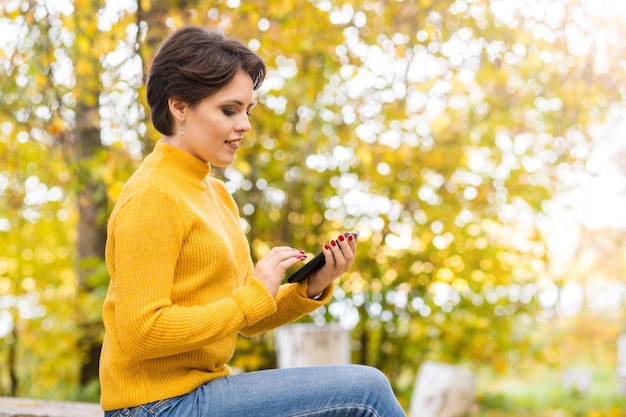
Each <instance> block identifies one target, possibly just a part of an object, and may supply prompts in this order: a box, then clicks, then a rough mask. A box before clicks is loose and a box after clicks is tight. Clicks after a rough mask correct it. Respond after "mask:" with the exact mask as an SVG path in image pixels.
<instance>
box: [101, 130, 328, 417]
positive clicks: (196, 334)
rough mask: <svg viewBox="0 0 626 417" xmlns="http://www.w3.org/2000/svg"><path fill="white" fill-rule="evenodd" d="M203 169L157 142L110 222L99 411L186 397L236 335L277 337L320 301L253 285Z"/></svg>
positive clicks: (216, 184) (222, 368) (234, 221)
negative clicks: (278, 330)
mask: <svg viewBox="0 0 626 417" xmlns="http://www.w3.org/2000/svg"><path fill="white" fill-rule="evenodd" d="M209 171H210V166H209V165H207V164H206V163H204V162H202V161H201V160H199V159H197V158H195V157H193V156H192V155H190V154H188V153H187V152H184V151H182V150H180V149H177V148H175V147H172V146H169V145H167V144H166V143H164V142H159V143H157V145H156V147H155V150H154V151H153V152H152V153H151V154H150V155H148V157H147V158H146V159H145V160H144V162H143V163H142V165H141V166H140V167H139V169H138V170H137V171H136V172H135V174H134V175H133V176H132V177H131V178H130V180H129V181H128V183H127V184H126V186H125V187H124V190H123V191H122V193H121V195H120V198H119V200H118V202H117V204H116V206H115V208H114V210H113V213H112V214H111V218H110V219H109V226H108V240H107V246H106V263H107V267H108V270H109V274H110V276H111V282H110V285H109V289H108V293H107V296H106V299H105V301H104V307H103V321H104V325H105V329H106V333H105V337H104V345H103V348H102V355H101V360H100V383H101V389H102V397H101V405H102V408H103V409H104V410H115V409H119V408H127V407H133V406H136V405H140V404H145V403H149V402H153V401H157V400H161V399H165V398H170V397H174V396H177V395H181V394H185V393H188V392H191V391H193V390H194V389H195V388H197V387H198V386H200V385H202V384H204V383H206V382H208V381H211V380H213V379H215V378H219V377H222V376H224V375H228V374H229V373H230V369H229V368H228V366H227V365H226V363H227V362H228V361H229V360H230V358H231V356H232V354H233V352H234V348H235V341H236V337H237V334H238V333H242V334H244V335H252V334H256V333H259V332H262V331H265V330H269V329H272V328H275V327H277V326H280V325H283V324H285V323H288V322H290V321H293V320H295V319H296V318H298V317H301V316H302V315H304V314H306V313H309V312H311V311H313V310H315V309H316V308H318V307H319V306H320V305H322V304H323V303H325V302H327V301H328V300H329V298H330V296H331V294H332V286H331V287H329V288H328V289H327V291H326V292H325V294H324V297H323V298H322V299H320V300H319V301H315V300H312V299H309V298H308V297H307V296H306V283H300V284H285V285H283V286H281V288H280V291H279V293H278V296H277V297H276V299H274V298H273V297H272V296H271V294H270V293H269V292H268V291H267V290H266V289H265V287H264V286H263V284H261V282H260V281H259V280H258V279H257V278H255V277H254V275H253V272H254V266H253V263H252V260H251V257H250V249H249V246H248V242H247V240H246V237H245V235H244V233H243V232H242V230H241V224H240V221H239V213H238V209H237V206H236V204H235V201H234V200H233V198H232V196H231V195H230V194H229V193H228V191H227V189H226V187H225V186H224V184H223V183H222V182H221V181H219V180H217V179H215V178H212V177H209V176H208V174H209Z"/></svg>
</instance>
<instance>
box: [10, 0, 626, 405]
mask: <svg viewBox="0 0 626 417" xmlns="http://www.w3.org/2000/svg"><path fill="white" fill-rule="evenodd" d="M116 7H117V8H116ZM587 7H588V5H587V4H586V3H584V2H582V1H581V2H567V1H553V2H550V4H549V5H548V4H543V5H539V4H536V2H530V1H528V2H527V1H522V2H516V3H515V4H512V3H511V2H504V1H495V0H494V1H488V0H473V1H470V0H457V1H455V2H449V1H443V0H418V1H413V2H407V1H404V2H402V1H382V0H381V1H367V2H350V1H346V2H344V3H335V2H332V1H329V0H313V1H305V0H288V1H282V2H264V1H260V0H251V1H246V2H239V1H228V2H210V1H205V0H197V1H194V2H191V1H186V0H155V1H147V0H140V1H138V2H136V3H132V2H131V3H129V4H127V5H124V6H113V5H112V4H109V3H108V2H103V1H100V2H94V1H92V2H89V1H79V0H74V2H73V3H70V1H69V0H68V1H66V2H51V1H46V0H39V1H35V0H30V1H24V2H5V3H3V4H1V5H0V25H3V26H6V27H7V28H9V29H10V30H12V31H13V34H14V35H15V39H14V40H12V41H8V42H5V43H4V44H0V46H1V48H0V53H1V54H0V63H1V65H0V71H2V75H3V78H5V79H6V80H7V81H6V83H3V86H2V92H1V93H0V97H1V98H2V105H1V106H0V112H2V114H3V121H2V124H1V125H0V151H2V152H1V153H0V161H2V166H0V195H2V197H3V198H2V202H1V205H0V210H1V211H0V242H1V243H2V244H5V245H4V246H3V247H6V248H7V249H6V251H5V253H4V254H0V297H3V298H2V300H4V302H3V303H2V304H0V332H2V333H0V336H2V345H1V346H2V348H3V354H5V353H6V356H7V358H9V360H8V362H7V363H8V364H9V366H8V367H7V368H6V369H8V370H12V372H9V371H7V374H6V375H0V387H7V388H6V389H5V388H2V389H3V390H4V391H6V392H7V393H11V394H18V395H35V396H48V397H51V396H66V397H67V396H68V392H71V389H72V387H74V386H78V385H80V386H83V388H85V386H87V384H88V383H89V382H88V381H89V380H93V378H94V377H95V370H96V367H95V365H96V364H97V352H98V349H99V343H100V338H101V332H102V329H101V327H98V326H99V325H97V324H95V323H98V322H99V314H100V312H99V309H100V304H101V299H102V296H103V294H104V291H105V290H106V285H107V277H106V271H105V269H104V265H103V262H102V248H103V244H104V236H105V235H104V233H105V229H104V227H105V222H106V217H107V214H108V210H109V209H110V207H111V205H112V203H114V201H115V199H116V198H117V195H118V194H119V191H120V189H121V187H122V185H123V183H124V181H125V180H126V178H127V177H128V175H130V173H131V172H132V169H133V167H134V166H136V164H137V162H138V161H139V160H140V159H141V157H142V156H143V155H145V154H146V153H147V152H148V151H149V150H150V149H151V148H152V146H153V144H154V141H155V140H157V139H158V135H157V134H156V133H155V131H154V129H153V128H152V127H151V126H150V123H149V122H148V121H147V120H146V119H147V115H148V110H147V108H146V105H145V86H144V83H143V79H144V76H145V75H144V74H145V71H146V69H147V67H148V65H149V62H150V60H151V58H152V56H153V55H154V53H155V50H156V49H155V48H156V47H157V46H158V45H159V44H160V42H161V41H162V39H163V38H164V37H165V36H166V35H167V34H168V33H169V32H170V31H171V30H173V29H174V28H176V27H179V26H181V25H184V24H199V25H203V26H205V27H207V28H211V29H217V30H221V31H224V32H226V33H228V34H230V35H232V36H235V37H237V38H239V39H242V40H244V41H245V42H246V43H247V44H248V45H249V46H250V47H252V48H253V49H255V50H256V51H257V52H258V53H259V54H260V55H262V56H263V57H264V58H265V59H266V61H267V64H268V68H269V72H268V78H267V80H266V82H265V84H264V85H263V87H262V88H261V91H260V92H259V97H258V100H259V105H258V106H256V107H255V108H254V109H253V112H252V123H253V126H254V132H253V134H251V135H249V137H250V138H249V139H247V141H246V147H245V148H244V149H242V150H241V151H240V155H239V157H238V159H237V161H236V162H235V164H234V165H233V166H232V167H229V168H226V169H224V170H217V169H215V170H213V172H214V173H215V175H219V176H221V177H222V178H223V179H224V180H225V181H226V183H227V185H228V187H229V189H230V190H231V191H232V192H233V194H234V195H235V198H236V199H237V201H238V202H239V205H240V208H241V211H242V216H243V221H244V227H245V229H246V232H247V233H248V236H249V239H250V243H251V246H252V248H253V256H254V257H255V258H258V257H260V256H262V255H263V254H264V253H265V252H266V251H267V250H268V249H269V248H270V247H271V246H273V245H277V244H290V245H294V246H296V247H300V248H303V249H306V250H308V251H310V252H311V254H313V253H315V252H317V251H318V250H319V248H320V246H321V244H323V243H324V242H326V241H327V240H328V239H330V238H332V237H335V236H336V234H337V233H339V232H340V231H343V230H346V229H358V230H360V231H361V236H360V245H359V252H358V261H357V265H356V266H355V267H354V268H353V272H351V273H349V274H346V275H345V276H344V277H343V278H342V279H341V282H340V284H341V288H338V289H337V292H336V296H335V298H334V299H333V301H332V302H331V303H330V304H329V305H328V306H327V307H326V308H324V309H321V310H320V311H318V312H316V313H315V314H313V315H311V316H310V317H307V318H305V319H304V320H313V321H315V322H318V323H323V322H326V321H329V320H336V321H339V322H341V323H342V324H343V325H345V326H347V327H350V328H353V329H354V330H353V336H354V342H355V348H356V349H355V356H354V360H355V362H359V363H367V364H371V365H374V366H377V367H379V368H380V369H382V370H383V371H384V372H386V373H387V374H388V375H389V376H390V377H391V380H392V382H393V384H394V387H395V388H396V389H397V390H398V392H399V393H401V395H402V398H403V401H404V403H405V405H406V402H407V401H408V400H407V399H408V392H409V390H410V388H411V384H412V382H413V379H414V376H415V372H416V371H417V365H418V364H419V362H421V361H422V360H424V359H435V360H445V361H451V362H466V363H470V364H488V365H490V366H493V367H494V368H495V369H497V370H503V369H505V368H506V366H507V364H508V363H510V362H511V361H516V360H518V359H519V358H520V357H521V356H533V355H539V354H540V353H541V352H542V349H543V347H544V345H543V344H542V342H541V341H540V340H538V339H537V338H533V337H532V336H531V331H532V326H531V324H532V323H533V319H534V317H535V315H536V314H538V313H539V312H540V309H541V306H540V305H539V303H538V302H537V295H538V294H539V293H540V291H541V288H540V286H539V285H538V282H539V278H545V277H546V275H547V266H546V258H547V252H546V249H545V244H544V242H543V237H542V235H541V230H540V229H539V227H538V223H537V221H536V218H535V215H536V214H537V213H539V212H541V210H542V204H543V203H544V202H545V201H546V200H547V199H549V198H550V197H551V195H553V194H554V193H555V192H556V191H557V190H558V185H559V184H560V182H561V181H562V179H563V178H562V175H563V172H564V171H567V170H566V169H565V168H566V167H568V170H569V169H570V168H572V167H573V168H574V169H582V167H583V162H584V159H585V157H586V155H585V153H584V152H580V149H581V147H580V145H581V144H582V143H584V142H585V141H587V140H588V132H587V130H588V128H589V127H590V126H591V125H592V124H593V123H595V122H601V121H602V118H603V116H604V114H606V112H607V111H608V109H610V108H611V106H612V105H614V103H619V102H621V101H623V90H622V87H621V86H622V85H625V84H623V81H624V69H623V68H624V58H623V56H625V55H624V54H623V48H624V47H623V45H621V44H619V42H618V41H616V39H620V37H619V36H617V34H618V33H619V31H620V30H622V29H621V27H619V26H617V25H611V24H606V22H604V21H602V22H600V21H599V18H598V19H596V20H594V18H592V17H590V16H589V13H587V10H588V9H587ZM94 16H98V18H97V19H94V18H93V17H94ZM73 228H76V229H75V230H77V231H76V232H73V231H72V230H74V229H73ZM72 245H76V247H77V248H78V249H77V250H76V251H74V250H70V248H71V246H72ZM37 248H40V249H37ZM60 248H63V250H61V249H60ZM37 250H39V252H38V251H37ZM46 254H47V255H46ZM45 259H48V260H49V261H48V262H46V261H45ZM72 262H75V264H74V265H77V266H78V267H77V268H76V275H73V272H72V269H71V267H72V265H73V264H72ZM22 300H27V303H26V304H27V305H29V306H31V307H33V306H34V307H41V309H39V310H37V308H34V307H33V308H31V309H26V310H25V309H23V308H22V310H20V308H19V306H20V305H22V304H20V302H22ZM29 303H30V304H29ZM4 306H8V307H4ZM68 310H69V311H72V312H73V313H72V314H68ZM33 311H38V314H33V313H32V312H33ZM29 314H30V315H29ZM42 332H43V335H45V337H43V336H42ZM63 332H66V333H67V334H69V335H71V336H70V337H68V338H66V339H62V340H63V341H64V342H65V341H67V345H66V344H64V343H59V340H61V339H60V338H59V337H58V336H59V335H60V334H64V333H63ZM35 337H37V339H35ZM35 340H38V342H37V343H35ZM18 342H19V343H18ZM77 343H78V344H79V346H80V348H81V354H82V355H83V356H82V357H83V358H84V359H83V360H81V361H80V362H79V363H76V362H75V361H72V359H73V358H72V357H71V355H68V354H67V352H69V351H70V349H71V347H72V346H76V344H77ZM240 345H241V346H240V347H241V348H242V349H241V350H240V352H239V353H238V355H237V356H236V357H235V358H234V359H233V364H234V365H235V366H237V367H241V368H243V369H258V368H264V367H270V366H273V365H274V359H273V356H272V348H273V346H272V340H271V334H268V335H264V336H260V337H258V338H254V339H241V340H240ZM44 346H45V347H47V348H48V349H47V350H46V352H45V353H44V354H42V352H40V351H39V349H40V348H41V349H42V350H43V347H44ZM50 347H53V348H52V349H50ZM31 351H33V352H34V353H35V354H33V355H30V354H28V353H29V352H31ZM63 361H65V362H63ZM44 362H45V363H47V364H49V365H48V366H51V367H52V369H54V372H52V373H50V374H46V373H45V368H43V369H42V368H41V364H42V363H44ZM59 365H62V366H63V373H62V375H60V374H59ZM37 366H39V368H37ZM35 376H37V384H32V383H31V382H32V381H33V380H34V378H35ZM18 380H22V381H25V382H23V383H19V385H18ZM52 380H54V381H55V382H56V386H55V387H56V388H54V389H55V390H56V391H55V390H54V389H53V390H49V389H48V388H49V387H50V384H48V381H52ZM59 380H63V381H64V383H59ZM26 381H28V384H27V383H26ZM74 384H75V385H74ZM18 388H19V389H18ZM47 389H48V390H47ZM85 395H90V396H91V397H90V398H92V399H96V395H95V393H94V392H93V391H92V390H90V389H87V393H86V394H85Z"/></svg>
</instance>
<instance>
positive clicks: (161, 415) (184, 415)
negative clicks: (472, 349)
mask: <svg viewBox="0 0 626 417" xmlns="http://www.w3.org/2000/svg"><path fill="white" fill-rule="evenodd" d="M105 417H406V413H405V412H404V411H403V410H402V407H400V404H399V403H398V401H397V400H396V398H395V396H394V393H393V391H392V390H391V386H390V385H389V381H387V378H386V377H385V375H384V374H383V373H382V372H380V371H379V370H377V369H375V368H371V367H367V366H361V365H331V366H317V367H306V368H289V369H274V370H268V371H258V372H247V373H242V374H238V375H233V376H228V377H224V378H219V379H217V380H215V381H211V382H209V383H208V384H205V385H203V386H201V387H199V388H198V389H196V390H195V391H192V392H190V393H189V394H186V395H182V396H179V397H175V398H170V399H167V400H163V401H157V402H155V403H150V404H145V405H141V406H138V407H134V408H130V409H121V410H115V411H108V412H106V413H105Z"/></svg>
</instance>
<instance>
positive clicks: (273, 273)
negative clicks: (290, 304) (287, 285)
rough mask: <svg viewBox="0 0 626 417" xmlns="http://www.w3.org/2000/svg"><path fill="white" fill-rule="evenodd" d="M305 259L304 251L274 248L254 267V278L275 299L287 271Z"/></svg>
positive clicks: (283, 247) (280, 247) (284, 247)
mask: <svg viewBox="0 0 626 417" xmlns="http://www.w3.org/2000/svg"><path fill="white" fill-rule="evenodd" d="M305 259H306V255H305V254H304V251H301V250H297V249H294V248H292V247H289V246H276V247H274V248H272V249H271V250H270V251H269V252H268V253H267V255H265V256H264V257H263V258H262V259H261V260H260V261H259V262H257V264H256V265H255V266H254V276H255V277H257V279H258V280H259V281H261V282H262V283H263V285H265V287H266V288H267V290H268V291H269V292H270V294H272V297H274V298H276V295H277V294H278V288H279V287H280V283H281V281H282V280H283V278H284V276H285V272H286V271H287V269H289V268H291V267H292V266H294V265H295V264H297V263H298V262H300V261H303V260H305Z"/></svg>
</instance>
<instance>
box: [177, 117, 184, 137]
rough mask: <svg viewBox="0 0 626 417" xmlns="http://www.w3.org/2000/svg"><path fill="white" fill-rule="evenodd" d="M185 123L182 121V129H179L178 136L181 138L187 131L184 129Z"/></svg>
mask: <svg viewBox="0 0 626 417" xmlns="http://www.w3.org/2000/svg"><path fill="white" fill-rule="evenodd" d="M184 122H185V121H184V120H181V121H180V127H179V128H178V135H179V136H183V135H184V134H185V129H183V123H184Z"/></svg>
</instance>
